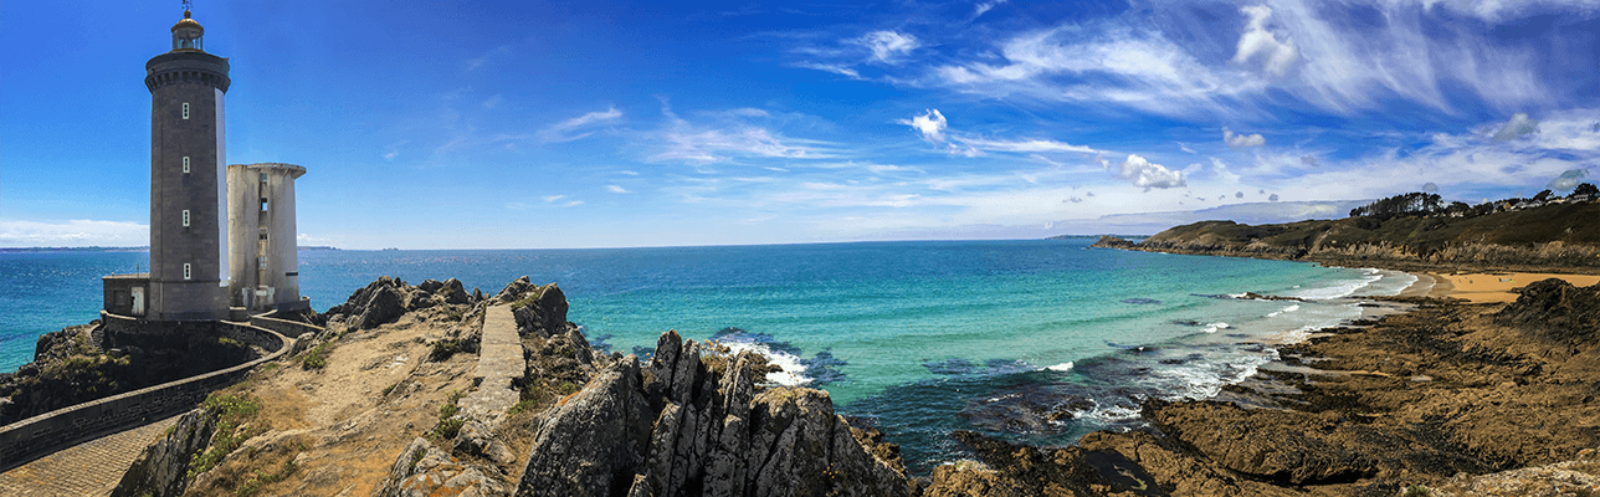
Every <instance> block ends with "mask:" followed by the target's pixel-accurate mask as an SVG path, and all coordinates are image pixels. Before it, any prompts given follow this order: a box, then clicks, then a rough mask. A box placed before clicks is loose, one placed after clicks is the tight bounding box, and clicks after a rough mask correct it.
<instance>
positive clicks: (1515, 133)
mask: <svg viewBox="0 0 1600 497" xmlns="http://www.w3.org/2000/svg"><path fill="white" fill-rule="evenodd" d="M1538 132H1539V121H1535V120H1533V119H1529V118H1528V115H1527V114H1523V113H1521V112H1518V113H1516V114H1514V115H1512V116H1511V120H1510V121H1506V125H1505V126H1502V127H1500V131H1496V132H1495V133H1494V139H1495V140H1499V141H1508V140H1515V139H1518V138H1522V137H1524V136H1527V135H1530V134H1533V133H1538Z"/></svg>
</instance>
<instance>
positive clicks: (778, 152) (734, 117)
mask: <svg viewBox="0 0 1600 497" xmlns="http://www.w3.org/2000/svg"><path fill="white" fill-rule="evenodd" d="M748 110H758V109H746V110H741V109H735V111H730V112H722V113H712V114H713V115H714V116H715V117H716V119H713V120H712V121H713V122H704V123H693V122H690V121H688V120H685V119H683V118H680V117H678V116H677V114H675V113H673V112H672V109H671V107H669V106H667V105H666V103H665V101H663V103H662V114H663V115H665V116H666V117H667V125H666V127H665V128H664V129H663V130H662V131H660V132H659V133H658V134H657V138H658V139H659V140H660V141H661V142H662V144H661V145H660V148H661V149H662V150H661V151H660V152H658V153H656V154H655V155H652V156H651V157H650V159H651V160H658V161H662V160H667V161H682V162H687V163H691V164H699V165H706V164H713V163H718V162H725V161H729V160H732V159H735V158H767V159H772V158H779V159H824V158H829V157H832V154H831V153H829V151H828V150H826V148H825V147H826V146H827V143H825V142H822V141H819V140H807V139H797V138H788V137H784V136H783V135H781V134H778V133H776V132H774V131H772V130H771V129H768V128H767V127H765V126H761V125H758V124H755V123H753V122H751V121H752V120H753V119H755V118H763V117H768V116H766V115H765V113H762V114H761V115H756V114H752V113H750V112H748Z"/></svg>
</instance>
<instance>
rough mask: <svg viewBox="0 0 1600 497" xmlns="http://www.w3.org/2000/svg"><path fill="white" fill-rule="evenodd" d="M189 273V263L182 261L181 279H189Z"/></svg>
mask: <svg viewBox="0 0 1600 497" xmlns="http://www.w3.org/2000/svg"><path fill="white" fill-rule="evenodd" d="M190 275H191V274H190V272H189V263H187V262H185V263H183V279H186V280H187V279H189V277H190Z"/></svg>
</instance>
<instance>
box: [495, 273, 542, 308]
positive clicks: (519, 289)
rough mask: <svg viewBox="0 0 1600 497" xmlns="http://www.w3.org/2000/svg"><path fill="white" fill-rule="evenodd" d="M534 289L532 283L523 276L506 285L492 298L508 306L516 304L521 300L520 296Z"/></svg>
mask: <svg viewBox="0 0 1600 497" xmlns="http://www.w3.org/2000/svg"><path fill="white" fill-rule="evenodd" d="M534 288H535V287H534V285H533V282H531V281H529V280H528V277H527V276H523V277H521V278H517V279H516V280H515V281H512V282H511V283H508V284H506V287H505V288H503V289H501V290H500V293H497V294H495V296H494V298H495V299H497V300H499V301H501V302H505V303H508V304H509V303H512V302H516V301H517V299H520V298H522V294H524V293H528V291H529V290H532V289H534Z"/></svg>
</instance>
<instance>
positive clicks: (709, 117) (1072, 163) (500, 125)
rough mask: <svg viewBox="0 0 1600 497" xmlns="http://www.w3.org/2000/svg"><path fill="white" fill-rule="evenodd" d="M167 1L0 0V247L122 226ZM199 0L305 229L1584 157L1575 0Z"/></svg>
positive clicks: (1080, 227)
mask: <svg viewBox="0 0 1600 497" xmlns="http://www.w3.org/2000/svg"><path fill="white" fill-rule="evenodd" d="M181 15H182V8H181V5H180V3H179V2H176V1H174V2H137V3H135V2H7V3H6V4H5V5H4V6H3V7H0V62H3V65H0V246H65V245H144V244H146V243H148V235H147V233H148V228H147V226H146V225H147V223H148V221H149V153H150V152H149V146H150V141H149V140H150V138H149V136H150V124H149V123H150V120H149V109H150V96H149V92H148V91H147V90H146V89H145V87H144V85H143V83H142V80H143V77H144V72H143V64H144V63H145V61H146V60H148V59H149V58H150V57H152V56H155V55H157V54H159V53H161V52H163V51H165V50H166V49H168V48H169V47H170V45H169V43H170V42H169V32H168V28H170V27H171V25H172V24H173V23H175V22H176V21H177V20H178V19H180V18H181ZM194 17H195V19H196V20H198V21H199V22H200V23H202V24H203V25H204V26H205V27H206V40H205V46H206V49H207V51H209V52H211V53H214V54H218V55H221V56H224V57H229V58H230V62H231V64H232V74H231V76H232V78H233V86H232V88H231V89H230V90H229V92H228V94H227V105H226V108H227V123H226V129H227V140H228V143H227V149H226V150H227V159H228V162H229V163H254V162H289V163H294V164H300V165H303V166H305V167H306V168H307V169H308V170H309V173H308V174H306V175H305V176H303V177H301V178H300V179H299V180H298V182H297V194H298V199H297V202H298V214H299V216H300V218H299V230H300V236H301V240H302V244H309V245H335V246H339V247H345V248H379V247H402V248H419V249H420V248H560V247H613V246H655V245H710V244H757V243H793V242H825V241H853V240H898V239H963V238H1039V237H1044V236H1050V235H1057V234H1066V233H1071V234H1091V233H1103V232H1120V233H1150V232H1154V231H1157V230H1160V229H1161V228H1164V227H1166V226H1168V225H1170V224H1171V223H1172V222H1175V221H1174V220H1175V219H1189V218H1192V217H1194V216H1195V215H1193V214H1182V213H1184V212H1189V211H1197V210H1205V211H1204V212H1203V213H1202V214H1201V215H1204V216H1210V217H1226V218H1236V219H1242V220H1250V221H1256V222H1267V221H1272V220H1288V219H1292V218H1301V217H1307V216H1316V217H1335V216H1338V215H1340V214H1341V213H1342V212H1344V211H1346V210H1348V205H1349V204H1350V201H1354V200H1362V199H1372V198H1377V197H1381V196H1387V195H1393V194H1397V193H1404V192H1408V191H1416V190H1420V189H1424V188H1425V187H1426V188H1429V189H1430V190H1431V189H1435V188H1436V189H1437V191H1438V192H1439V193H1440V194H1442V195H1444V196H1445V197H1446V198H1448V199H1453V200H1463V201H1467V202H1469V203H1476V202H1478V201H1481V200H1483V199H1485V198H1503V197H1508V196H1515V195H1532V194H1534V193H1536V192H1538V191H1539V190H1542V189H1545V188H1547V187H1550V186H1551V185H1552V184H1554V185H1555V186H1567V187H1569V188H1570V186H1571V185H1572V184H1574V183H1575V182H1573V181H1571V180H1570V178H1574V177H1577V178H1578V179H1579V180H1593V179H1600V178H1593V177H1592V176H1593V175H1594V174H1596V173H1600V171H1597V170H1596V168H1597V167H1600V70H1597V62H1596V61H1597V60H1600V0H1575V1H1554V0H1521V1H1509V0H1507V1H1498V2H1497V1H1479V2H1455V1H1443V0H1414V1H1413V0H1370V1H1357V0H1351V1H1338V2H1320V1H1289V0H1282V1H1280V0H1267V1H1250V2H1154V3H1146V2H1131V3H1120V2H1103V1H1087V2H1021V1H1016V2H1005V1H993V0H984V1H978V2H970V1H952V2H939V3H919V2H887V3H856V2H840V3H833V4H825V3H807V4H797V5H792V6H779V5H773V4H770V3H765V2H756V3H721V4H708V3H694V4H675V3H669V2H638V3H620V2H593V1H586V2H449V3H446V2H438V3H421V2H406V3H403V4H395V3H393V2H375V1H374V2H340V1H323V2H298V1H283V2H241V1H233V2H222V1H206V0H202V1H200V2H198V5H196V7H195V11H194ZM1574 171H1575V172H1574ZM1563 174H1565V175H1566V177H1567V178H1569V180H1566V181H1565V182H1562V181H1557V180H1558V178H1560V177H1562V175H1563ZM1553 182H1554V183H1553ZM1175 213H1177V214H1175Z"/></svg>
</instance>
